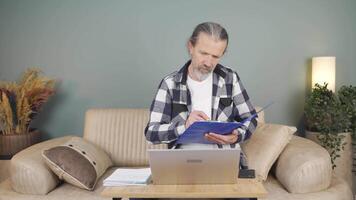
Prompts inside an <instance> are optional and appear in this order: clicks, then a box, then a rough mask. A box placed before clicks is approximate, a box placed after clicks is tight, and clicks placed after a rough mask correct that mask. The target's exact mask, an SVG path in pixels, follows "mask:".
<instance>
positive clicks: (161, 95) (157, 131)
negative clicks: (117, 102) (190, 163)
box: [145, 78, 185, 144]
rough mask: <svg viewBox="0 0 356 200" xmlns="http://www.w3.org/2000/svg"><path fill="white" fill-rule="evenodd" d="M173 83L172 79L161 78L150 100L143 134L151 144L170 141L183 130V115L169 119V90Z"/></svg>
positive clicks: (170, 106) (170, 103) (170, 102)
mask: <svg viewBox="0 0 356 200" xmlns="http://www.w3.org/2000/svg"><path fill="white" fill-rule="evenodd" d="M173 84H174V82H173V81H172V79H167V78H165V79H163V80H162V81H161V83H160V85H159V88H158V91H157V93H156V96H155V99H154V100H153V102H152V105H151V108H150V111H151V112H150V119H149V122H148V124H147V127H146V129H145V136H146V139H147V141H150V142H152V143H153V144H159V143H171V142H172V141H174V140H176V139H177V138H178V136H179V135H180V134H182V133H183V132H184V131H185V119H184V117H183V116H177V117H174V118H173V119H171V113H172V95H171V94H170V91H171V88H172V87H173Z"/></svg>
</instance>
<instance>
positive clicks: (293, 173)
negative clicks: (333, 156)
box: [275, 136, 332, 193]
mask: <svg viewBox="0 0 356 200" xmlns="http://www.w3.org/2000/svg"><path fill="white" fill-rule="evenodd" d="M275 170H276V172H275V173H276V177H277V179H278V180H279V181H280V182H281V183H282V184H283V186H284V187H285V188H286V189H287V190H288V191H289V192H291V193H309V192H317V191H321V190H324V189H326V188H328V187H329V185H330V183H331V178H332V169H331V162H330V156H329V153H328V152H327V151H326V150H325V149H324V148H322V147H321V146H319V145H318V144H316V143H314V142H312V141H310V140H308V139H305V138H301V137H298V136H294V137H293V139H292V140H291V141H290V143H289V144H288V145H287V147H286V148H285V149H284V151H283V152H282V153H281V155H280V156H279V158H278V161H277V162H276V169H275Z"/></svg>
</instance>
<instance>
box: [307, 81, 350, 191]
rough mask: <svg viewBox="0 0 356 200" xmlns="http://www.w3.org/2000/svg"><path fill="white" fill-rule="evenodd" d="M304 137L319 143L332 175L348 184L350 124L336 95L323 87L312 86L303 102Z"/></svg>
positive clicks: (325, 85) (325, 86)
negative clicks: (329, 164)
mask: <svg viewBox="0 0 356 200" xmlns="http://www.w3.org/2000/svg"><path fill="white" fill-rule="evenodd" d="M304 114H305V125H306V137H307V138H309V139H311V140H313V141H315V142H317V143H319V144H320V145H321V146H323V147H324V148H325V149H326V150H327V151H328V152H329V154H330V158H331V163H332V168H333V172H334V174H335V175H336V176H339V177H343V178H344V179H345V180H346V181H347V183H348V184H349V186H350V188H353V183H352V182H353V181H352V177H353V176H352V141H351V133H350V132H349V128H350V127H351V122H350V119H349V117H348V116H347V114H346V111H345V106H344V105H343V104H342V103H341V101H340V99H339V98H338V96H337V95H336V94H335V93H333V92H332V91H331V90H328V89H327V84H326V83H324V85H319V84H316V85H315V87H314V89H313V90H312V92H311V94H310V95H309V96H308V97H307V99H306V102H305V109H304Z"/></svg>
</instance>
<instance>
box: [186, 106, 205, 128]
mask: <svg viewBox="0 0 356 200" xmlns="http://www.w3.org/2000/svg"><path fill="white" fill-rule="evenodd" d="M205 120H209V117H208V115H206V114H205V113H204V112H202V111H197V110H195V111H193V112H191V113H190V114H189V116H188V119H187V121H185V128H188V127H189V126H190V125H192V124H193V123H194V122H196V121H205Z"/></svg>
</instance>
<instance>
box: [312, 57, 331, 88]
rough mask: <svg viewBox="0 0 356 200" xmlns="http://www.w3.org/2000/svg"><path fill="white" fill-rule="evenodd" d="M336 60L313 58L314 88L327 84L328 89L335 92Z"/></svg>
mask: <svg viewBox="0 0 356 200" xmlns="http://www.w3.org/2000/svg"><path fill="white" fill-rule="evenodd" d="M335 60H336V58H335V57H313V58H312V87H314V86H315V84H316V83H318V84H319V85H323V84H324V83H325V82H326V83H327V84H328V87H327V88H328V89H329V90H332V91H333V92H335Z"/></svg>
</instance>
